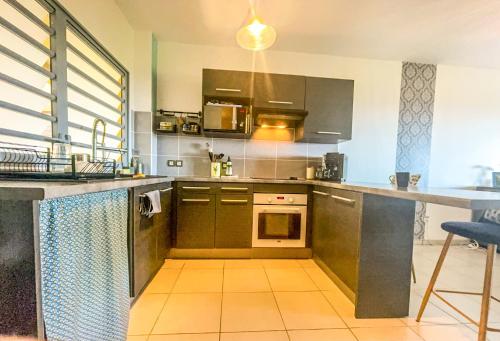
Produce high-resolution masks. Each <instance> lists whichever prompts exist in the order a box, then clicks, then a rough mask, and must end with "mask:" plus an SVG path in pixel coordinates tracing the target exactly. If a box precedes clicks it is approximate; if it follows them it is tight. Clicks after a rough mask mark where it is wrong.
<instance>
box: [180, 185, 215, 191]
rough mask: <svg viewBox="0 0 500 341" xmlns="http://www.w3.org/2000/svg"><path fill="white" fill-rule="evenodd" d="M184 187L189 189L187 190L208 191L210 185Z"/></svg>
mask: <svg viewBox="0 0 500 341" xmlns="http://www.w3.org/2000/svg"><path fill="white" fill-rule="evenodd" d="M182 189H187V190H197V189H200V190H203V191H208V190H209V189H210V187H199V186H183V187H182Z"/></svg>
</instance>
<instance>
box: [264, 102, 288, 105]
mask: <svg viewBox="0 0 500 341" xmlns="http://www.w3.org/2000/svg"><path fill="white" fill-rule="evenodd" d="M267 102H268V103H271V104H286V105H292V104H293V102H290V101H267Z"/></svg>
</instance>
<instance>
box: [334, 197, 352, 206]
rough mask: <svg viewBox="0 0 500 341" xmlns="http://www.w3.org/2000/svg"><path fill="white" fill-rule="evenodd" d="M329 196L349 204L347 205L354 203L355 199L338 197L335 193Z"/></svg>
mask: <svg viewBox="0 0 500 341" xmlns="http://www.w3.org/2000/svg"><path fill="white" fill-rule="evenodd" d="M331 197H332V198H333V199H335V200H337V201H340V202H343V203H346V204H349V205H354V204H355V203H356V200H352V199H347V198H344V197H339V196H336V195H332V196H331Z"/></svg>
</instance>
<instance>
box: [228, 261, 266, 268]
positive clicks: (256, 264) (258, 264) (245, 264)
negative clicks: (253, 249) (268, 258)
mask: <svg viewBox="0 0 500 341" xmlns="http://www.w3.org/2000/svg"><path fill="white" fill-rule="evenodd" d="M263 267H264V265H263V264H262V261H261V260H260V259H226V261H225V262H224V268H226V269H262V268H263Z"/></svg>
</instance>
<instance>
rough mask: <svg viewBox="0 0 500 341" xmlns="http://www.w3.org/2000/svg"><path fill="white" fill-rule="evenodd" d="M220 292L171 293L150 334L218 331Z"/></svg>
mask: <svg viewBox="0 0 500 341" xmlns="http://www.w3.org/2000/svg"><path fill="white" fill-rule="evenodd" d="M221 300H222V294H215V293H212V294H171V295H170V297H169V298H168V301H167V303H166V304H165V307H164V308H163V310H162V312H161V314H160V316H159V318H158V321H157V322H156V324H155V326H154V328H153V332H152V334H178V333H214V332H219V326H220V312H221V310H220V308H221Z"/></svg>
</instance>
